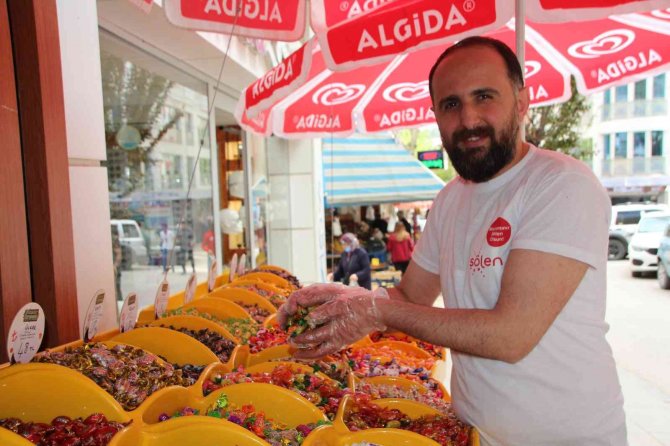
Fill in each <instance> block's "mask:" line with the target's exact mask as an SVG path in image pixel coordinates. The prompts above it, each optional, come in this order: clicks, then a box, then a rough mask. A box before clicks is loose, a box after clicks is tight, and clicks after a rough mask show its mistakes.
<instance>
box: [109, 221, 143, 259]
mask: <svg viewBox="0 0 670 446" xmlns="http://www.w3.org/2000/svg"><path fill="white" fill-rule="evenodd" d="M111 227H112V234H118V236H119V242H120V243H121V251H122V253H123V260H122V262H121V268H122V269H130V268H131V267H132V265H133V264H136V265H146V264H147V261H148V258H147V255H148V253H147V247H146V244H145V242H144V237H143V236H142V231H141V230H140V225H138V224H137V222H136V221H135V220H111Z"/></svg>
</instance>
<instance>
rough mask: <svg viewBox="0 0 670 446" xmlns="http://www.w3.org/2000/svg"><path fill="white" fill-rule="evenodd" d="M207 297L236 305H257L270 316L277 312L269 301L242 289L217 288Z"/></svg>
mask: <svg viewBox="0 0 670 446" xmlns="http://www.w3.org/2000/svg"><path fill="white" fill-rule="evenodd" d="M208 296H209V298H213V299H225V300H228V301H231V302H234V303H236V304H245V305H258V306H259V307H260V308H262V309H264V310H266V311H268V312H269V313H270V314H274V313H276V312H277V309H276V308H275V306H274V305H272V304H271V303H270V301H269V300H267V299H266V298H264V297H262V296H260V295H258V294H256V293H254V292H253V291H249V290H247V289H244V288H233V287H230V288H219V289H217V290H214V291H212V292H211V293H209V294H208Z"/></svg>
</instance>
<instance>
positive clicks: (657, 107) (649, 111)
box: [602, 98, 668, 121]
mask: <svg viewBox="0 0 670 446" xmlns="http://www.w3.org/2000/svg"><path fill="white" fill-rule="evenodd" d="M667 114H668V101H667V99H665V98H659V99H651V100H640V101H632V102H615V103H612V104H604V105H603V106H602V120H603V121H612V120H614V119H629V118H644V117H651V116H664V115H667Z"/></svg>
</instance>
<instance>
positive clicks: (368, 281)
mask: <svg viewBox="0 0 670 446" xmlns="http://www.w3.org/2000/svg"><path fill="white" fill-rule="evenodd" d="M340 243H341V244H342V246H343V247H344V251H343V252H342V256H341V257H340V263H338V264H337V270H335V274H333V275H332V280H334V281H335V282H340V281H341V282H342V283H344V284H345V285H349V284H353V283H354V282H355V283H358V286H360V287H363V288H367V289H368V290H369V289H371V288H372V275H371V270H370V258H369V257H368V253H367V252H365V249H363V248H361V247H360V244H359V242H358V239H357V238H356V236H355V235H354V234H352V233H351V232H347V233H345V234H342V237H340ZM328 276H329V277H328V279H331V277H330V276H331V274H329V275H328Z"/></svg>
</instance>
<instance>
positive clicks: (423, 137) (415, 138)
mask: <svg viewBox="0 0 670 446" xmlns="http://www.w3.org/2000/svg"><path fill="white" fill-rule="evenodd" d="M436 131H437V127H435V126H432V127H422V128H411V129H402V130H398V131H397V132H396V133H395V137H396V139H397V140H398V141H400V144H402V146H403V147H404V148H405V149H407V150H408V151H409V152H410V153H412V155H413V156H414V157H416V156H417V153H419V152H424V151H426V150H435V149H441V148H442V146H441V145H438V146H435V144H434V143H433V140H434V139H435V137H436V134H437V135H439V133H436ZM444 163H445V165H447V168H446V169H431V171H432V172H433V173H434V174H435V175H437V176H438V177H439V178H440V179H441V180H442V181H444V182H448V181H449V180H451V179H452V178H454V177H455V176H456V172H455V171H454V168H453V167H452V166H451V163H449V162H448V161H447V155H446V154H445V155H444Z"/></svg>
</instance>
